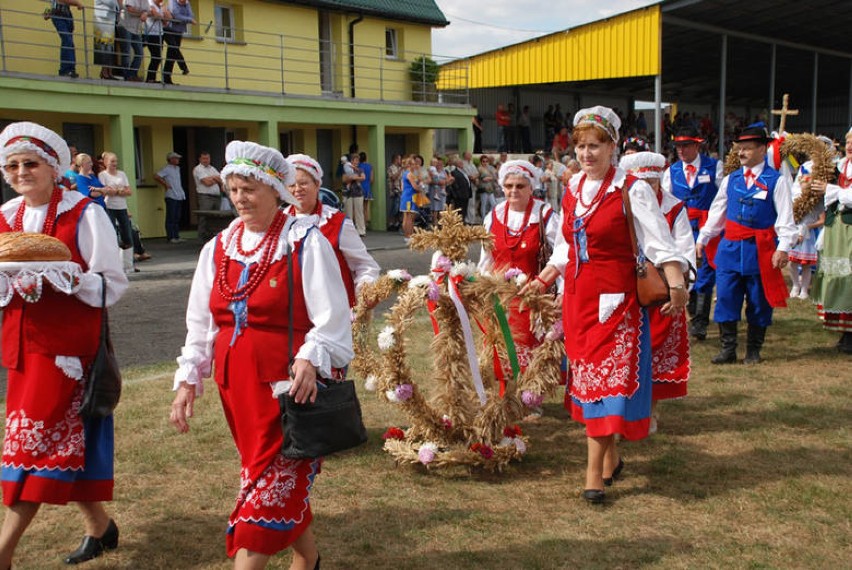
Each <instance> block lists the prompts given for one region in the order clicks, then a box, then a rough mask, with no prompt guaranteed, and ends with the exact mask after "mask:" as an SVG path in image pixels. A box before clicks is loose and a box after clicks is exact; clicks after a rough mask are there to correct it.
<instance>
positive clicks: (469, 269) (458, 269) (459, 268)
mask: <svg viewBox="0 0 852 570" xmlns="http://www.w3.org/2000/svg"><path fill="white" fill-rule="evenodd" d="M475 272H476V266H475V265H474V264H473V263H472V262H470V261H460V262H459V263H456V264H455V265H453V268H452V270H451V271H450V275H453V276H456V275H461V276H462V277H465V278H467V277H470V276H471V275H473V274H474V273H475Z"/></svg>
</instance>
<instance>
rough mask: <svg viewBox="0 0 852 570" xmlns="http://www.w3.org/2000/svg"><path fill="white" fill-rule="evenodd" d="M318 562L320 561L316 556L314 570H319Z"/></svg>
mask: <svg viewBox="0 0 852 570" xmlns="http://www.w3.org/2000/svg"><path fill="white" fill-rule="evenodd" d="M319 561H320V555H319V554H317V563H316V564H314V570H320V567H319Z"/></svg>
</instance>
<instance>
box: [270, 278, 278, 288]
mask: <svg viewBox="0 0 852 570" xmlns="http://www.w3.org/2000/svg"><path fill="white" fill-rule="evenodd" d="M269 286H270V287H272V288H273V289H275V288H276V287H278V279H276V278H275V277H273V278H272V279H270V280H269Z"/></svg>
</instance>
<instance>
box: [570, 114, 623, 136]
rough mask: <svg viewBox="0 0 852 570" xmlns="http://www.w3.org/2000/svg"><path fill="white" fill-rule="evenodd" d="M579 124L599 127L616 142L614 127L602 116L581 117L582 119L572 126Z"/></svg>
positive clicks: (589, 115)
mask: <svg viewBox="0 0 852 570" xmlns="http://www.w3.org/2000/svg"><path fill="white" fill-rule="evenodd" d="M581 123H590V124H592V125H595V126H596V127H600V128H602V129H603V130H605V131H606V133H607V134H608V135H609V137H610V138H611V139H612V140H614V141H617V140H618V134H617V133H616V132H615V127H614V126H613V125H612V123H610V122H609V120H607V118H606V117H604V116H603V115H599V114H597V113H590V114H588V115H583V116H582V117H580V118H579V119H577V121H576V122H575V123H574V124H575V125H579V124H581Z"/></svg>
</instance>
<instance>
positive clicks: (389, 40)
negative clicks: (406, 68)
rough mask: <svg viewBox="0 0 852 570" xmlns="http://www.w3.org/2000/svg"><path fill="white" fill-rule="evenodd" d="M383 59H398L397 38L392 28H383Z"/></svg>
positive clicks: (395, 31)
mask: <svg viewBox="0 0 852 570" xmlns="http://www.w3.org/2000/svg"><path fill="white" fill-rule="evenodd" d="M385 57H388V58H391V59H399V37H398V35H397V30H396V29H394V28H385Z"/></svg>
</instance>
